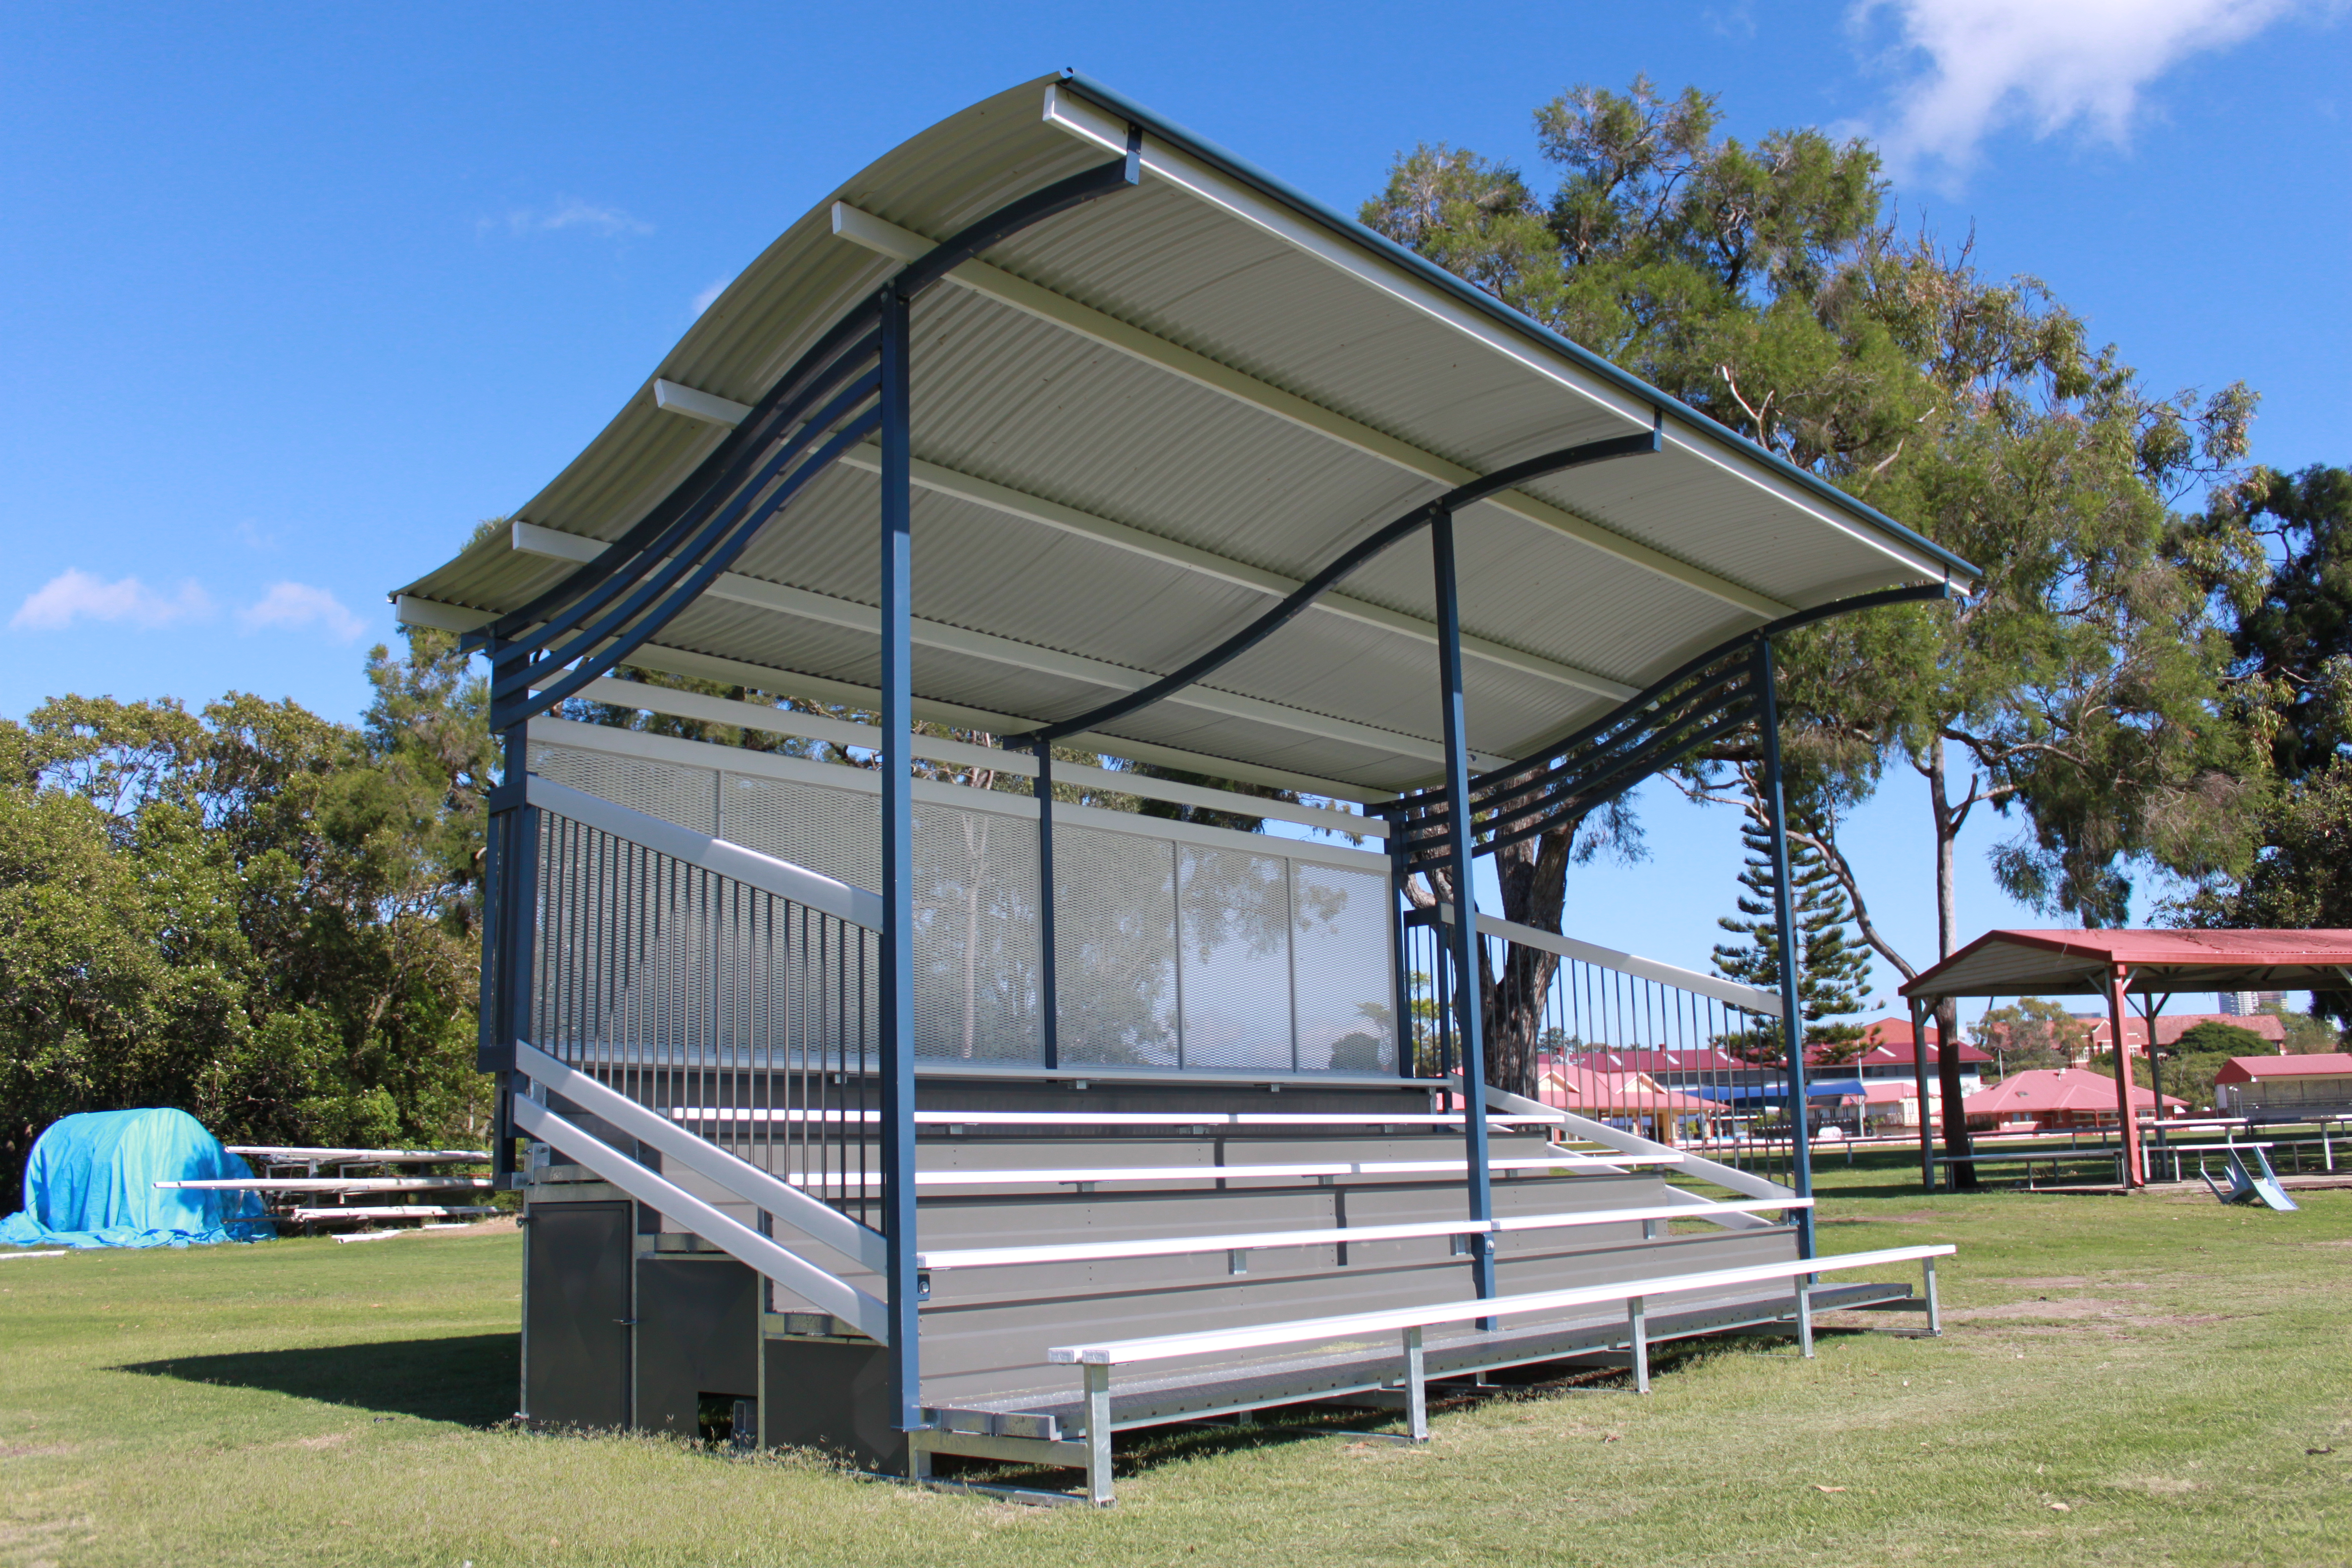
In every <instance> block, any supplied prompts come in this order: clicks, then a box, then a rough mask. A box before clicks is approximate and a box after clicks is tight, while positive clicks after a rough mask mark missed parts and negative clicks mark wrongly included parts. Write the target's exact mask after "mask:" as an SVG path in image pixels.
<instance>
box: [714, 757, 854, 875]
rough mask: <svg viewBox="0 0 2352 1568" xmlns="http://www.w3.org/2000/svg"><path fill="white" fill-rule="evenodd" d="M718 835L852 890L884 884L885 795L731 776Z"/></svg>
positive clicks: (723, 796) (722, 799)
mask: <svg viewBox="0 0 2352 1568" xmlns="http://www.w3.org/2000/svg"><path fill="white" fill-rule="evenodd" d="M719 803H720V806H721V814H720V820H719V828H718V830H717V831H718V836H719V837H721V838H725V839H728V840H730V842H733V843H736V844H740V845H742V846H743V847H745V848H747V849H757V850H758V851H760V853H761V854H762V855H773V856H774V857H775V858H777V859H779V860H789V861H791V862H792V863H793V865H795V866H805V867H807V868H809V869H810V870H812V871H821V872H823V873H824V875H826V876H828V877H833V878H835V879H839V880H841V881H844V882H846V883H848V884H849V885H850V886H851V887H853V888H879V887H880V886H881V885H882V797H881V796H880V795H877V794H875V793H873V792H871V791H867V790H856V789H827V788H824V787H823V786H822V785H818V784H795V783H793V781H792V780H790V779H763V778H753V777H751V776H749V775H747V774H744V773H729V774H728V775H727V782H726V786H725V788H724V789H722V790H721V791H720V792H719Z"/></svg>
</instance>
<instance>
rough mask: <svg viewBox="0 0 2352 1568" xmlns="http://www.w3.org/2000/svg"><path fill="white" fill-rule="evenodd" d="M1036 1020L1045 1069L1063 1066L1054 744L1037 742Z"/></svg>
mask: <svg viewBox="0 0 2352 1568" xmlns="http://www.w3.org/2000/svg"><path fill="white" fill-rule="evenodd" d="M1035 789H1036V795H1037V1016H1038V1022H1039V1024H1040V1025H1041V1026H1042V1030H1043V1037H1044V1040H1045V1066H1046V1068H1047V1069H1048V1070H1049V1071H1050V1070H1051V1069H1053V1068H1058V1067H1060V1066H1061V1065H1062V976H1061V969H1060V966H1059V964H1058V963H1057V960H1056V956H1055V951H1054V942H1055V937H1054V742H1051V741H1040V742H1037V783H1036V785H1035Z"/></svg>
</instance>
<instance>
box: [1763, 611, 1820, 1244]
mask: <svg viewBox="0 0 2352 1568" xmlns="http://www.w3.org/2000/svg"><path fill="white" fill-rule="evenodd" d="M1750 679H1753V680H1754V682H1755V686H1756V701H1757V727H1758V728H1759V729H1760V730H1761V731H1763V732H1764V809H1765V810H1766V811H1767V812H1769V813H1770V814H1771V817H1772V877H1773V881H1774V885H1775V886H1776V888H1777V889H1778V892H1777V893H1776V895H1775V896H1774V898H1773V900H1772V918H1773V921H1774V924H1775V926H1776V927H1777V928H1778V929H1777V932H1776V934H1777V937H1778V941H1779V944H1780V1044H1781V1046H1782V1047H1783V1048H1784V1049H1785V1050H1786V1051H1787V1052H1788V1058H1789V1127H1790V1140H1789V1142H1790V1149H1791V1150H1792V1151H1793V1163H1794V1164H1795V1167H1796V1169H1795V1170H1794V1172H1793V1173H1792V1174H1793V1176H1794V1178H1795V1179H1794V1181H1793V1182H1792V1183H1791V1185H1793V1186H1794V1187H1795V1188H1796V1189H1797V1195H1798V1196H1799V1197H1801V1198H1809V1197H1811V1196H1812V1195H1813V1140H1812V1106H1811V1101H1809V1100H1807V1099H1806V1098H1805V1017H1804V1012H1803V1009H1802V1007H1801V1005H1799V1001H1798V992H1799V984H1798V973H1797V903H1796V898H1797V890H1796V888H1795V887H1794V886H1793V885H1792V879H1791V878H1790V871H1789V808H1788V803H1787V802H1786V801H1785V800H1784V799H1783V798H1782V793H1783V792H1782V790H1781V787H1780V703H1779V701H1778V700H1777V699H1776V698H1775V696H1774V694H1773V690H1772V639H1771V638H1770V637H1759V638H1757V639H1756V662H1755V665H1754V673H1753V674H1752V676H1751V677H1750ZM1812 1255H1813V1211H1812V1210H1811V1209H1810V1208H1802V1209H1799V1210H1798V1211H1797V1256H1798V1257H1800V1258H1811V1256H1812Z"/></svg>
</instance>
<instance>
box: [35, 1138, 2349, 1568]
mask: <svg viewBox="0 0 2352 1568" xmlns="http://www.w3.org/2000/svg"><path fill="white" fill-rule="evenodd" d="M1822 1179H1823V1185H1824V1189H1825V1191H1824V1203H1823V1207H1822V1216H1823V1222H1824V1223H1823V1228H1822V1237H1823V1249H1824V1250H1825V1251H1845V1250H1860V1249H1863V1248H1865V1247H1884V1246H1893V1245H1899V1244H1903V1243H1909V1242H1916V1241H1927V1240H1950V1241H1955V1242H1957V1243H1958V1244H1959V1247H1960V1255H1959V1257H1958V1259H1956V1260H1955V1262H1954V1265H1953V1266H1951V1267H1949V1268H1947V1270H1946V1271H1945V1275H1944V1278H1945V1279H1946V1288H1945V1300H1946V1304H1947V1307H1948V1310H1949V1313H1950V1317H1949V1320H1948V1325H1949V1331H1948V1336H1947V1337H1946V1338H1945V1339H1944V1340H1942V1341H1940V1342H1937V1341H1915V1340H1903V1339H1895V1338H1891V1337H1886V1336H1883V1335H1868V1334H1860V1333H1837V1332H1832V1333H1828V1334H1825V1335H1824V1337H1823V1339H1822V1347H1821V1356H1820V1359H1819V1360H1817V1361H1815V1362H1812V1363H1803V1362H1800V1361H1798V1360H1797V1359H1795V1357H1794V1355H1793V1352H1792V1350H1791V1348H1790V1346H1789V1345H1788V1344H1786V1343H1785V1342H1771V1341H1750V1342H1740V1343H1738V1344H1736V1345H1730V1346H1726V1347H1722V1348H1717V1349H1712V1350H1707V1351H1703V1352H1696V1353H1690V1354H1685V1355H1682V1356H1679V1357H1675V1356H1664V1357H1662V1358H1661V1362H1660V1366H1661V1375H1660V1377H1659V1381H1658V1392H1657V1393H1656V1394H1655V1395H1654V1396H1653V1397H1651V1398H1648V1399H1636V1398H1634V1397H1633V1396H1631V1395H1628V1394H1619V1393H1613V1392H1606V1391H1593V1392H1572V1393H1553V1394H1534V1395H1528V1396H1520V1397H1512V1398H1500V1399H1493V1400H1489V1401H1486V1402H1485V1403H1483V1404H1479V1405H1468V1406H1465V1407H1461V1408H1455V1409H1450V1410H1447V1411H1445V1412H1444V1413H1443V1414H1441V1415H1438V1416H1437V1417H1436V1419H1435V1422H1434V1440H1433V1442H1432V1443H1431V1444H1430V1445H1429V1447H1427V1448H1426V1449H1425V1450H1414V1449H1403V1448H1397V1447H1389V1446H1383V1445H1363V1444H1350V1443H1348V1442H1346V1441H1343V1440H1335V1439H1328V1438H1286V1437H1280V1436H1254V1437H1253V1436H1223V1435H1217V1436H1203V1437H1192V1438H1171V1439H1162V1440H1161V1441H1160V1442H1159V1443H1158V1444H1156V1445H1154V1446H1152V1447H1149V1448H1139V1449H1137V1450H1136V1451H1135V1452H1133V1453H1132V1455H1128V1454H1127V1453H1126V1452H1125V1451H1124V1450H1123V1473H1122V1475H1121V1478H1120V1481H1119V1498H1120V1503H1119V1506H1118V1508H1117V1509H1116V1510H1111V1511H1109V1512H1107V1513H1097V1512H1095V1511H1093V1510H1084V1509H1054V1510H1043V1509H1028V1508H1022V1507H1017V1506H1013V1505H1009V1504H1005V1503H1001V1502H996V1501H992V1500H984V1499H975V1498H972V1497H970V1496H958V1495H944V1494H940V1493H925V1492H916V1491H912V1490H909V1489H905V1488H903V1487H898V1486H891V1485H884V1484H877V1483H873V1482H867V1481H861V1480H859V1479H856V1478H854V1477H850V1476H845V1475H843V1474H840V1473H837V1472H835V1471H833V1470H830V1469H828V1468H826V1467H824V1465H822V1464H819V1463H816V1462H814V1461H808V1460H802V1459H797V1458H730V1457H725V1456H722V1455H719V1454H716V1453H712V1452H709V1451H703V1450H698V1449H696V1448H693V1447H685V1446H681V1445H677V1444H674V1443H667V1442H653V1441H638V1440H631V1439H615V1438H596V1439H581V1438H565V1437H551V1436H530V1435H525V1434H521V1433H518V1432H515V1431H512V1430H509V1429H506V1428H502V1427H500V1426H499V1425H498V1423H499V1419H500V1418H501V1417H502V1416H504V1415H506V1414H507V1413H508V1412H509V1410H510V1409H511V1407H512V1403H513V1398H514V1382H515V1376H514V1367H515V1339H514V1315H515V1308H516V1280H517V1271H518V1261H519V1257H518V1254H519V1244H518V1242H517V1240H516V1239H515V1238H514V1237H510V1236H496V1237H404V1238H402V1239H398V1240H392V1241H383V1242H379V1243H375V1244H373V1245H370V1246H365V1247H338V1246H336V1245H334V1244H333V1243H331V1242H327V1241H317V1240H306V1241H288V1242H278V1243H271V1244H265V1245H261V1246H256V1247H220V1248H214V1249H210V1250H205V1251H196V1252H183V1253H168V1252H167V1253H112V1254H108V1253H99V1254H81V1255H76V1256H73V1257H69V1258H55V1259H18V1260H11V1261H5V1262H0V1564H9V1565H18V1564H24V1565H29V1564H35V1563H58V1564H68V1563H253V1564H269V1565H272V1568H276V1565H279V1564H289V1563H368V1564H377V1563H440V1564H447V1565H448V1568H457V1565H458V1564H460V1563H474V1564H476V1568H491V1565H492V1564H498V1563H777V1564H782V1563H793V1564H803V1563H920V1564H925V1565H927V1568H929V1565H941V1564H956V1565H959V1568H961V1565H963V1564H987V1563H1019V1564H1023V1565H1024V1568H1042V1565H1046V1564H1055V1563H1089V1564H1112V1563H1175V1562H1183V1561H1188V1560H1197V1561H1202V1562H1265V1563H1414V1564H1423V1563H1474V1562H1475V1563H1488V1562H1508V1563H1593V1564H1648V1563H1757V1564H1764V1563H1770V1564H1773V1565H1775V1568H1782V1565H1786V1564H1790V1563H1799V1562H1811V1563H1822V1564H1836V1565H1839V1568H1853V1565H1857V1564H1865V1563H1984V1564H2001V1565H2008V1564H2016V1563H2068V1564H2077V1563H2117V1564H2124V1563H2129V1564H2132V1565H2134V1568H2147V1565H2149V1564H2157V1563H2167V1564H2169V1563H2295V1564H2303V1563H2314V1564H2322V1563H2325V1564H2335V1563H2347V1562H2352V1337H2347V1336H2352V1289H2347V1279H2346V1275H2347V1269H2352V1191H2347V1192H2316V1193H2306V1194H2299V1195H2300V1196H2301V1197H2302V1199H2303V1202H2304V1205H2305V1206H2304V1211H2303V1212H2302V1213H2301V1214H2296V1215H2274V1214H2271V1213H2268V1212H2266V1211H2254V1212H2246V1211H2242V1210H2224V1209H2222V1208H2221V1207H2220V1206H2218V1205H2214V1204H2213V1203H2211V1202H2210V1201H2207V1200H2202V1199H2200V1200H2198V1201H2194V1202H2191V1201H2183V1200H2177V1199H2171V1198H2166V1197H2146V1196H2144V1197H2138V1198H2132V1199H2121V1198H2114V1197H2091V1196H2053V1195H2029V1194H2015V1193H1988V1194H1977V1195H1969V1196H1953V1197H1935V1198H1927V1197H1923V1196H1921V1195H1920V1194H1918V1193H1917V1191H1916V1187H1906V1185H1904V1184H1903V1183H1902V1180H1901V1161H1900V1159H1899V1157H1895V1156H1890V1155H1886V1154H1872V1155H1864V1156H1863V1157H1862V1158H1861V1160H1860V1162H1859V1163H1857V1165H1856V1166H1855V1167H1854V1168H1853V1169H1852V1170H1848V1169H1847V1168H1846V1167H1845V1166H1844V1165H1843V1163H1842V1159H1840V1158H1838V1157H1832V1159H1831V1160H1830V1161H1828V1162H1827V1163H1825V1164H1824V1167H1823V1170H1822ZM1897 1321H1901V1320H1897ZM1909 1321H1916V1320H1909ZM2311 1450H2320V1451H2319V1452H2316V1453H2314V1452H2311ZM2061 1505H2063V1506H2061Z"/></svg>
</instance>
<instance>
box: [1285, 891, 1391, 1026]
mask: <svg viewBox="0 0 2352 1568" xmlns="http://www.w3.org/2000/svg"><path fill="white" fill-rule="evenodd" d="M1290 877H1291V884H1290V887H1291V908H1292V911H1293V917H1294V925H1293V933H1292V936H1291V942H1292V953H1293V963H1295V964H1296V966H1297V995H1298V1003H1297V1006H1298V1022H1297V1036H1298V1065H1299V1066H1300V1067H1301V1068H1305V1069H1306V1070H1307V1071H1309V1072H1315V1071H1320V1070H1324V1069H1327V1068H1328V1069H1331V1070H1335V1071H1339V1072H1394V1071H1396V1068H1397V1050H1396V1027H1395V1014H1396V999H1395V995H1394V993H1393V988H1392V986H1391V981H1390V958H1389V947H1390V939H1389V910H1390V908H1391V905H1390V899H1391V894H1390V892H1389V879H1388V878H1387V877H1385V876H1383V875H1381V873H1380V872H1378V871H1351V870H1349V869H1347V868H1345V867H1340V866H1326V865H1322V864H1320V863H1319V862H1317V861H1313V860H1295V861H1293V862H1291V869H1290Z"/></svg>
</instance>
